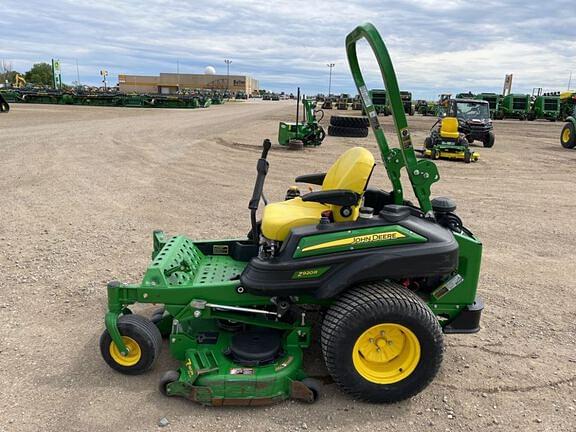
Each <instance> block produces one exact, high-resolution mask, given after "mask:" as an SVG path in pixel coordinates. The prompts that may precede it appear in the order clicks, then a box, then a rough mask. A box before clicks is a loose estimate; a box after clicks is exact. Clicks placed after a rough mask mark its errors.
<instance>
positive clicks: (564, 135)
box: [562, 128, 570, 143]
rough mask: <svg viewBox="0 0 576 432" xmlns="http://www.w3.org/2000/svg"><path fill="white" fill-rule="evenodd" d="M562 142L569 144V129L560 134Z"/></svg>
mask: <svg viewBox="0 0 576 432" xmlns="http://www.w3.org/2000/svg"><path fill="white" fill-rule="evenodd" d="M562 142H563V143H567V142H570V129H569V128H566V129H564V132H562Z"/></svg>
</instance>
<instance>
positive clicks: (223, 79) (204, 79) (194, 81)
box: [118, 73, 260, 94]
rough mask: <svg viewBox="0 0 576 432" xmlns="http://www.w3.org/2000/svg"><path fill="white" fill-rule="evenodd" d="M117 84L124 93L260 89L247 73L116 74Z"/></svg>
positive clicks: (255, 90) (249, 90)
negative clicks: (228, 74)
mask: <svg viewBox="0 0 576 432" xmlns="http://www.w3.org/2000/svg"><path fill="white" fill-rule="evenodd" d="M118 86H119V87H120V91H121V92H125V93H133V92H135V93H161V94H171V93H176V92H177V91H178V89H179V88H180V89H210V90H226V89H228V90H230V91H231V92H239V91H243V92H245V93H246V94H252V93H254V92H258V90H260V87H259V84H258V80H255V79H254V78H252V77H250V76H247V75H230V76H227V75H211V74H177V73H161V74H160V75H159V76H145V75H118Z"/></svg>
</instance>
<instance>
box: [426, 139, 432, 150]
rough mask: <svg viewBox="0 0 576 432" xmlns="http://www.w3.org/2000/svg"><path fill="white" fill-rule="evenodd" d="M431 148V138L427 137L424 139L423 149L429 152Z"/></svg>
mask: <svg viewBox="0 0 576 432" xmlns="http://www.w3.org/2000/svg"><path fill="white" fill-rule="evenodd" d="M432 147H433V145H432V138H430V137H429V136H428V137H426V139H424V148H425V149H427V150H430V149H431V148H432Z"/></svg>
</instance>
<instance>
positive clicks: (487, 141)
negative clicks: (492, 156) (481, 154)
mask: <svg viewBox="0 0 576 432" xmlns="http://www.w3.org/2000/svg"><path fill="white" fill-rule="evenodd" d="M495 140H496V138H495V136H494V132H492V131H489V132H488V133H487V134H486V135H485V136H484V140H483V141H482V143H483V144H484V147H486V148H491V147H494V141H495Z"/></svg>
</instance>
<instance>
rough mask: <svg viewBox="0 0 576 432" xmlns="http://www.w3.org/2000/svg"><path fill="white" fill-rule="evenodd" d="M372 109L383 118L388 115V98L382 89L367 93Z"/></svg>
mask: <svg viewBox="0 0 576 432" xmlns="http://www.w3.org/2000/svg"><path fill="white" fill-rule="evenodd" d="M368 94H369V95H370V99H371V100H372V104H373V105H374V109H375V110H376V113H377V114H382V115H384V116H387V115H390V108H389V107H388V97H387V96H386V90H384V89H372V90H370V91H369V92H368Z"/></svg>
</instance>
